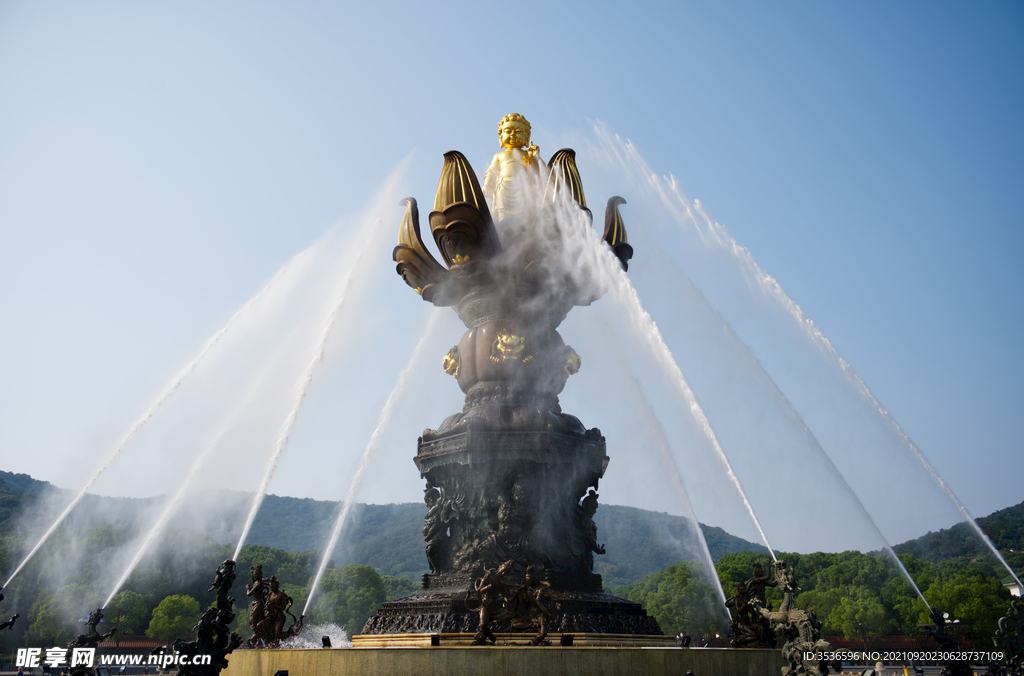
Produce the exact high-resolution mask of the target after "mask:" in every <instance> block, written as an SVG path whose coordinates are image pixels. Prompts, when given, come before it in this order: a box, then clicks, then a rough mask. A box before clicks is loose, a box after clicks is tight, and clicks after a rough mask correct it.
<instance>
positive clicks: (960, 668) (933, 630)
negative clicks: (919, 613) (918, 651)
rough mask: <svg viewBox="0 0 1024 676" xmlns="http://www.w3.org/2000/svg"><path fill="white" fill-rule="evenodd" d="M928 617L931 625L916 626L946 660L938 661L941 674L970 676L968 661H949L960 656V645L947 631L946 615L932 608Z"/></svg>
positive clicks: (971, 670) (948, 624) (948, 625)
mask: <svg viewBox="0 0 1024 676" xmlns="http://www.w3.org/2000/svg"><path fill="white" fill-rule="evenodd" d="M929 616H930V617H931V619H932V623H931V624H926V625H918V626H919V627H922V626H923V628H924V629H925V630H926V631H927V632H928V634H929V635H930V636H931V637H932V638H933V639H935V642H936V643H937V644H938V650H939V652H940V653H941V654H942V655H944V656H945V657H946V659H942V660H939V662H940V663H941V665H942V670H943V671H942V673H943V674H946V675H947V676H972V674H974V670H973V669H971V663H970V661H968V660H957V659H951V658H953V657H955V656H956V655H959V654H960V643H959V641H958V640H957V637H956V636H954V634H953V633H951V632H950V631H949V629H950V623H949V622H948V621H947V620H946V614H945V613H943V612H942V611H941V610H939V609H938V608H932V611H931V613H929Z"/></svg>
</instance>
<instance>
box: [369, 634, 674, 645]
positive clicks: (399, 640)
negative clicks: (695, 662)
mask: <svg viewBox="0 0 1024 676" xmlns="http://www.w3.org/2000/svg"><path fill="white" fill-rule="evenodd" d="M494 635H495V637H497V646H498V647H527V645H526V644H528V643H529V642H530V639H532V638H534V637H535V636H536V635H537V634H536V633H533V634H516V633H502V632H495V634H494ZM435 636H437V637H438V639H439V641H440V644H441V647H445V648H452V647H462V646H471V645H473V639H474V637H475V636H476V634H475V633H473V632H463V633H458V634H447V633H442V634H435ZM571 636H572V637H573V641H572V643H573V647H584V648H595V647H596V648H675V647H676V640H675V638H674V637H672V636H665V635H663V634H646V635H645V634H571ZM561 638H562V634H558V633H555V634H548V641H550V642H551V645H552V646H559V643H560V641H561ZM430 640H431V635H430V634H385V635H378V634H361V635H357V636H353V637H352V647H353V648H409V647H420V648H429V647H430ZM509 643H513V644H518V645H515V646H509V645H507V644H509ZM434 647H438V646H434ZM475 647H488V646H475ZM491 647H494V646H491ZM529 647H534V646H529ZM543 647H549V646H543ZM559 647H561V646H559Z"/></svg>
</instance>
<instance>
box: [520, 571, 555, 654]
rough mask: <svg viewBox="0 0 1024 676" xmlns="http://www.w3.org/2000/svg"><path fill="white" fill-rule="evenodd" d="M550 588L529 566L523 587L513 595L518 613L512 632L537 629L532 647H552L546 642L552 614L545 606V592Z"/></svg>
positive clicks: (531, 640)
mask: <svg viewBox="0 0 1024 676" xmlns="http://www.w3.org/2000/svg"><path fill="white" fill-rule="evenodd" d="M550 586H551V583H550V582H541V581H540V580H538V579H537V574H536V571H535V570H534V569H533V566H528V567H527V568H526V574H525V575H524V576H523V586H521V587H519V589H517V590H516V591H515V594H513V595H512V603H513V605H514V607H515V609H516V613H517V616H516V619H514V620H512V631H528V630H530V629H536V630H537V635H536V636H534V637H533V638H532V639H530V645H551V642H550V641H547V640H546V639H547V635H548V623H549V622H550V621H551V613H550V612H549V611H548V609H547V608H546V607H545V606H544V591H545V590H546V589H547V588H548V587H550Z"/></svg>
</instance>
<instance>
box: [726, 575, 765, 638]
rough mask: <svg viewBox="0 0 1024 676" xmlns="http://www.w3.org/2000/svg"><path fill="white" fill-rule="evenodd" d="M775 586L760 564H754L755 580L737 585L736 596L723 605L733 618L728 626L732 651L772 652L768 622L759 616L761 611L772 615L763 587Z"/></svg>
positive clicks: (752, 578) (753, 578) (751, 579)
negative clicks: (763, 650)
mask: <svg viewBox="0 0 1024 676" xmlns="http://www.w3.org/2000/svg"><path fill="white" fill-rule="evenodd" d="M777 584H778V582H777V581H775V580H770V579H769V576H768V575H766V574H765V572H764V568H763V567H762V566H761V564H760V563H755V564H754V576H753V577H751V578H750V579H749V580H747V581H746V582H742V581H741V582H739V583H737V585H736V595H735V596H733V597H732V598H730V599H729V600H728V601H726V606H729V607H731V608H732V609H733V610H734V611H735V614H734V616H733V618H732V621H731V622H730V626H731V627H732V634H733V636H732V639H731V641H730V642H731V643H732V646H733V647H734V648H742V647H753V648H774V647H775V644H776V638H775V636H774V635H773V633H772V628H771V622H769V621H768V619H767V618H766V617H764V616H763V615H762V614H761V609H765V610H768V611H771V606H770V605H768V604H767V602H766V599H765V587H774V586H776V585H777Z"/></svg>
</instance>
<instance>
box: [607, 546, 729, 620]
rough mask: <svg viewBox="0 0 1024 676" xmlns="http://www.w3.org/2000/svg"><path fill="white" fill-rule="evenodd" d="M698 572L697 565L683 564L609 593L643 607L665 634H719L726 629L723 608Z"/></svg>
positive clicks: (716, 594)
mask: <svg viewBox="0 0 1024 676" xmlns="http://www.w3.org/2000/svg"><path fill="white" fill-rule="evenodd" d="M699 570H700V569H699V567H698V564H694V563H691V562H689V561H683V562H681V563H677V564H675V565H672V566H669V567H668V568H667V569H665V570H663V571H661V572H658V573H651V574H649V575H646V576H645V577H644V579H643V580H642V581H640V582H636V583H634V584H629V585H625V586H622V587H618V588H617V589H614V590H611V591H612V593H614V594H616V595H617V596H624V597H625V598H627V599H629V600H630V601H637V602H638V603H641V604H643V606H644V607H645V608H646V609H647V612H648V613H649V614H650V615H651V616H653V617H654V618H655V619H656V620H658V624H659V625H661V630H662V631H664V632H665V633H666V634H678V633H680V632H685V633H687V634H690V635H700V634H718V633H722V632H724V631H725V629H726V628H727V627H728V622H727V621H726V620H725V615H726V613H725V608H724V607H723V604H722V600H721V598H720V597H719V596H718V593H717V592H716V591H715V589H714V588H713V587H712V586H711V584H710V583H708V582H707V581H706V580H704V579H702V578H701V577H699V574H698V571H699Z"/></svg>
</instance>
